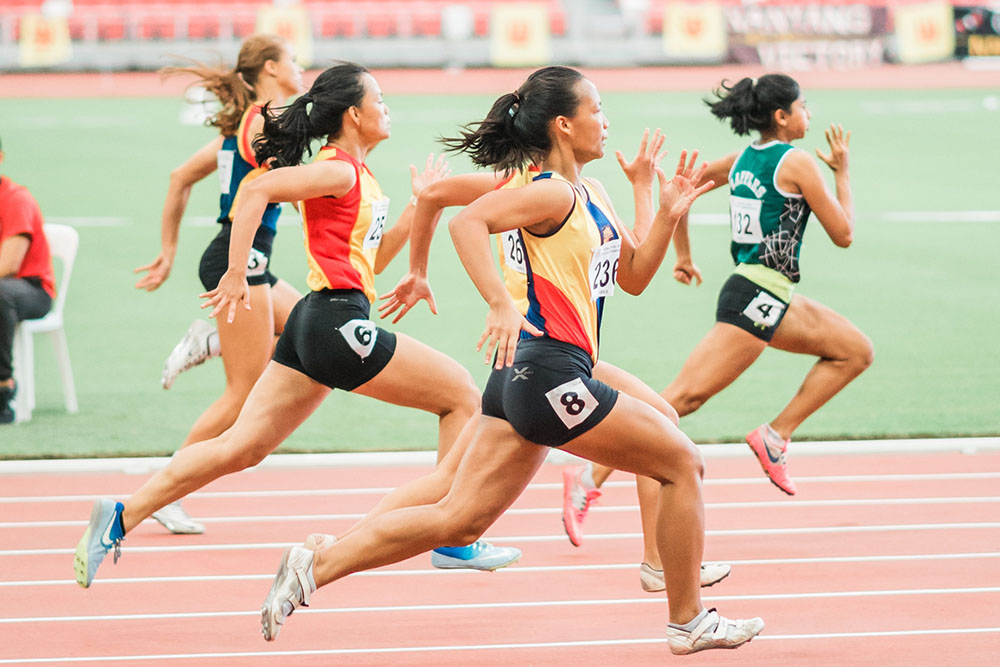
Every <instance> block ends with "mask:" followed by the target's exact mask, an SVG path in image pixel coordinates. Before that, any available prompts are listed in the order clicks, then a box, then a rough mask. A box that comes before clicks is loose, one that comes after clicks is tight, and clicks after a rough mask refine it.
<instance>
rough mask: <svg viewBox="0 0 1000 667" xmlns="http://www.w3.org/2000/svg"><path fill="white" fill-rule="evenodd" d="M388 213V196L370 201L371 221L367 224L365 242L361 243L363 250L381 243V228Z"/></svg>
mask: <svg viewBox="0 0 1000 667" xmlns="http://www.w3.org/2000/svg"><path fill="white" fill-rule="evenodd" d="M388 215H389V198H388V197H383V198H382V199H379V200H378V201H373V202H372V222H371V224H370V225H369V226H368V233H367V234H365V242H364V243H363V244H362V247H363V248H364V249H365V250H370V249H371V248H377V247H379V245H380V244H381V243H382V229H383V228H384V227H385V219H386V218H387V217H388Z"/></svg>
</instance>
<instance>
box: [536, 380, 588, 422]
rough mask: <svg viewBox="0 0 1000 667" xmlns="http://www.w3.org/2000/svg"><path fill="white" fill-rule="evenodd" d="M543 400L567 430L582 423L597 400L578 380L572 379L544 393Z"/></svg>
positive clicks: (581, 381)
mask: <svg viewBox="0 0 1000 667" xmlns="http://www.w3.org/2000/svg"><path fill="white" fill-rule="evenodd" d="M545 398H547V399H548V401H549V405H551V406H552V409H553V410H555V411H556V416H557V417H559V419H560V420H561V421H562V423H563V424H565V425H566V428H568V429H569V428H573V427H574V426H576V425H577V424H579V423H581V422H583V421H584V420H585V419H586V418H587V417H589V416H590V413H592V412H593V411H594V410H596V409H597V405H598V404H597V399H596V398H594V395H593V394H591V393H590V390H589V389H587V385H585V384H584V383H583V380H581V379H580V378H573V379H572V380H570V381H569V382H564V383H562V384H561V385H559V386H558V387H556V388H555V389H551V390H549V391H547V392H545Z"/></svg>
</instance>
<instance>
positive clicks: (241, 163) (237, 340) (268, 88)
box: [136, 35, 302, 534]
mask: <svg viewBox="0 0 1000 667" xmlns="http://www.w3.org/2000/svg"><path fill="white" fill-rule="evenodd" d="M163 74H164V75H173V74H193V75H194V76H196V77H198V79H199V81H200V83H201V84H202V85H203V86H204V87H205V88H206V89H207V90H208V91H209V92H211V93H213V94H214V95H215V96H216V97H217V98H218V100H219V102H220V103H221V105H222V108H221V109H220V110H219V112H218V113H216V114H215V116H213V117H212V118H211V119H210V121H209V122H210V124H211V125H213V126H214V127H217V128H219V136H217V137H216V138H215V139H213V140H212V141H210V142H209V143H208V144H207V145H206V146H205V147H203V148H201V149H200V150H198V152H196V153H195V154H194V155H192V156H191V157H190V158H189V159H188V160H187V161H186V162H185V163H184V164H182V165H181V166H179V167H178V168H176V169H174V171H173V172H171V174H170V185H169V187H168V189H167V200H166V203H165V204H164V206H163V215H162V216H161V218H162V219H161V232H160V236H161V246H162V247H161V250H160V254H159V255H158V256H157V258H156V259H155V260H153V262H152V263H150V264H147V265H146V266H141V267H139V268H138V269H136V272H137V273H138V272H147V273H146V275H144V276H143V277H142V278H141V279H140V280H139V281H138V282H137V283H136V287H137V288H139V289H145V290H146V291H149V292H152V291H153V290H155V289H156V288H158V287H159V286H160V285H162V284H163V282H164V281H165V280H166V279H167V277H168V276H169V275H170V270H171V269H172V268H173V264H174V256H175V254H176V252H177V237H178V234H179V232H180V224H181V217H182V216H183V215H184V209H185V207H186V206H187V201H188V197H189V196H190V194H191V188H192V186H194V184H195V183H197V182H198V181H200V180H202V179H204V178H206V177H207V176H209V175H210V174H211V173H212V172H213V171H215V170H216V169H217V170H218V172H219V182H220V185H221V188H222V193H221V195H220V196H219V206H220V212H219V219H218V222H219V224H220V229H219V233H218V235H217V236H216V237H215V238H214V239H213V240H212V242H211V243H209V245H208V248H206V249H205V252H204V253H203V254H202V256H201V266H200V269H199V275H200V277H201V282H202V285H204V287H205V289H206V290H211V289H215V287H216V286H217V285H218V284H219V279H220V278H221V277H222V274H223V273H224V272H225V270H226V263H227V257H228V252H229V237H230V235H231V233H232V216H233V203H234V202H235V201H236V199H237V196H239V195H240V192H241V191H242V187H243V186H244V185H245V184H246V183H249V182H250V181H251V180H252V179H253V178H254V177H256V176H258V175H259V174H260V173H261V172H262V171H263V170H262V169H260V168H259V167H258V163H257V161H256V159H255V158H254V155H253V149H252V148H251V145H250V144H251V141H252V140H253V138H254V137H255V136H256V135H257V134H258V133H259V132H260V130H261V128H262V127H263V125H264V119H263V117H262V116H261V113H260V110H261V107H262V106H263V105H265V104H271V105H274V106H281V105H283V104H284V103H285V99H286V98H288V97H290V96H292V95H296V94H298V93H299V92H301V90H302V68H301V67H300V66H299V65H297V64H296V62H295V56H294V54H293V53H292V49H291V47H290V46H289V45H288V43H287V42H285V40H283V39H281V38H280V37H276V36H272V35H256V36H253V37H249V38H247V40H246V41H245V42H244V43H243V46H242V47H241V48H240V53H239V56H238V57H237V59H236V67H234V68H233V69H222V68H220V67H210V66H207V65H203V64H201V63H195V64H194V65H192V66H190V67H167V68H165V69H164V70H163ZM280 213H281V208H280V204H271V205H269V206H268V207H267V209H266V210H265V211H264V213H263V214H262V215H261V218H260V219H259V220H258V221H257V223H258V225H257V226H256V228H255V230H256V233H255V236H254V241H253V249H252V250H251V252H250V255H249V263H248V266H247V281H248V282H249V284H250V299H251V300H252V301H253V305H254V308H253V311H252V312H250V313H247V314H246V316H244V317H241V318H240V319H239V320H238V321H234V322H221V321H220V322H219V327H218V330H217V331H216V329H214V328H213V327H211V326H210V325H209V324H208V322H206V321H204V320H195V322H194V323H193V324H192V325H191V327H190V328H189V329H188V332H187V334H185V336H184V338H183V339H182V340H181V342H180V343H178V344H177V346H176V347H175V348H174V350H173V352H171V353H170V356H169V357H168V358H167V361H166V364H165V365H164V368H163V376H162V384H163V387H164V389H169V388H170V386H171V385H172V384H173V381H174V379H175V378H176V377H177V374H178V373H180V372H181V370H185V369H187V368H190V367H191V366H194V365H196V364H198V363H201V362H203V361H204V360H205V359H207V358H208V357H209V356H212V355H213V353H214V354H220V353H224V354H223V362H224V364H225V370H226V386H225V389H224V390H223V392H222V396H220V397H219V398H218V399H216V401H215V402H214V403H212V405H210V406H209V407H208V409H207V410H205V412H203V413H202V414H201V416H200V417H199V418H198V419H197V421H195V423H194V426H192V427H191V431H190V432H189V433H188V435H187V438H185V440H184V442H183V443H182V444H181V447H186V446H188V445H190V444H192V443H195V442H201V441H203V440H208V439H209V438H214V437H215V436H217V435H219V434H220V433H222V432H223V431H225V430H226V429H227V428H229V427H230V426H232V425H233V422H234V421H236V415H238V414H239V412H240V408H242V407H243V403H244V402H245V401H246V398H247V395H248V394H249V393H250V389H251V388H252V387H253V385H254V382H256V381H257V378H258V377H260V374H261V373H262V372H264V367H265V366H266V365H267V361H268V359H270V358H271V352H272V351H273V350H274V341H275V336H276V335H277V334H280V333H281V330H282V328H283V327H284V326H285V320H286V319H288V313H289V312H290V311H291V309H292V306H294V305H295V302H296V301H298V300H299V297H300V296H301V295H300V294H299V293H298V291H297V290H296V289H295V288H294V287H292V286H291V285H289V284H288V283H287V282H285V281H284V280H280V279H278V278H277V277H275V276H274V275H273V274H272V273H271V270H270V265H269V264H270V255H271V246H272V243H273V241H274V234H275V231H276V229H277V227H276V225H277V221H278V215H279V214H280ZM153 518H154V519H156V520H157V521H159V522H160V523H161V524H163V525H164V527H166V528H167V530H169V531H171V532H173V533H186V534H189V533H203V532H204V531H205V527H204V526H203V525H202V524H201V523H198V522H197V521H194V520H192V519H191V517H189V516H188V515H187V512H185V511H184V509H183V508H182V507H181V504H180V501H177V502H176V503H171V504H170V505H167V506H166V507H164V508H162V509H161V510H159V511H158V512H155V513H154V514H153Z"/></svg>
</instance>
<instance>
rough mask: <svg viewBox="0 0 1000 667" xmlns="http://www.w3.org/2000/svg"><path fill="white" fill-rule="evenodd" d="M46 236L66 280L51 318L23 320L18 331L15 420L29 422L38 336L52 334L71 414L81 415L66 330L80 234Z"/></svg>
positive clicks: (55, 230) (59, 228)
mask: <svg viewBox="0 0 1000 667" xmlns="http://www.w3.org/2000/svg"><path fill="white" fill-rule="evenodd" d="M45 236H46V238H48V240H49V250H50V251H51V253H52V259H53V260H60V261H61V262H62V267H63V268H62V277H61V278H60V280H59V286H58V287H57V288H56V300H55V303H53V304H52V310H50V311H49V313H48V315H46V316H45V317H42V318H39V319H37V320H23V321H22V322H21V323H20V324H19V325H18V326H17V329H15V330H14V355H13V361H14V379H15V380H16V381H17V396H15V397H14V419H15V421H18V422H24V421H29V420H30V419H31V411H32V410H34V409H35V342H34V335H35V334H48V335H49V339H50V340H51V341H52V346H53V347H54V348H55V352H56V358H57V360H58V362H59V374H60V375H61V376H62V386H63V395H64V396H65V398H66V410H67V412H71V413H74V412H77V411H78V410H79V407H78V406H77V403H76V387H75V385H74V384H73V368H72V367H71V366H70V363H69V347H68V346H67V345H66V331H65V330H64V329H63V306H65V305H66V292H67V291H68V288H69V278H70V275H71V274H72V273H73V261H74V260H75V259H76V251H77V248H78V247H79V246H80V235H79V234H77V232H76V230H75V229H73V228H72V227H70V226H68V225H56V224H47V225H45Z"/></svg>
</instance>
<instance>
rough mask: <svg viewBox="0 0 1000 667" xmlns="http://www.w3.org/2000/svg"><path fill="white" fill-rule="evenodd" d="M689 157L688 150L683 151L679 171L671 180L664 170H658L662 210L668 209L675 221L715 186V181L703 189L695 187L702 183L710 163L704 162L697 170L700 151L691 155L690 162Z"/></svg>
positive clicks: (704, 184) (702, 186)
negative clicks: (696, 164) (696, 165)
mask: <svg viewBox="0 0 1000 667" xmlns="http://www.w3.org/2000/svg"><path fill="white" fill-rule="evenodd" d="M687 155H688V152H687V151H686V150H683V151H681V158H680V161H679V162H678V163H677V171H676V172H674V176H673V178H671V179H669V180H668V179H667V175H666V174H665V173H663V170H662V169H660V168H659V167H657V168H656V175H657V177H658V178H659V180H660V208H661V209H666V210H667V212H668V213H669V214H670V215H671V216H672V217H674V218H675V219H678V218H680V217H681V216H683V215H684V214H685V213H687V212H688V211H689V210H690V209H691V204H693V203H694V200H695V199H697V198H698V197H700V196H701V195H703V194H705V193H706V192H708V191H709V190H711V189H712V187H713V186H714V185H715V181H705V182H704V183H702V185H701V187H695V184H697V183H698V182H699V181H701V179H702V177H703V176H704V175H705V170H706V169H707V168H708V163H706V162H703V163H702V164H701V166H700V167H698V168H697V169H695V163H696V162H697V161H698V151H693V152H692V153H691V159H690V160H688V157H687Z"/></svg>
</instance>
